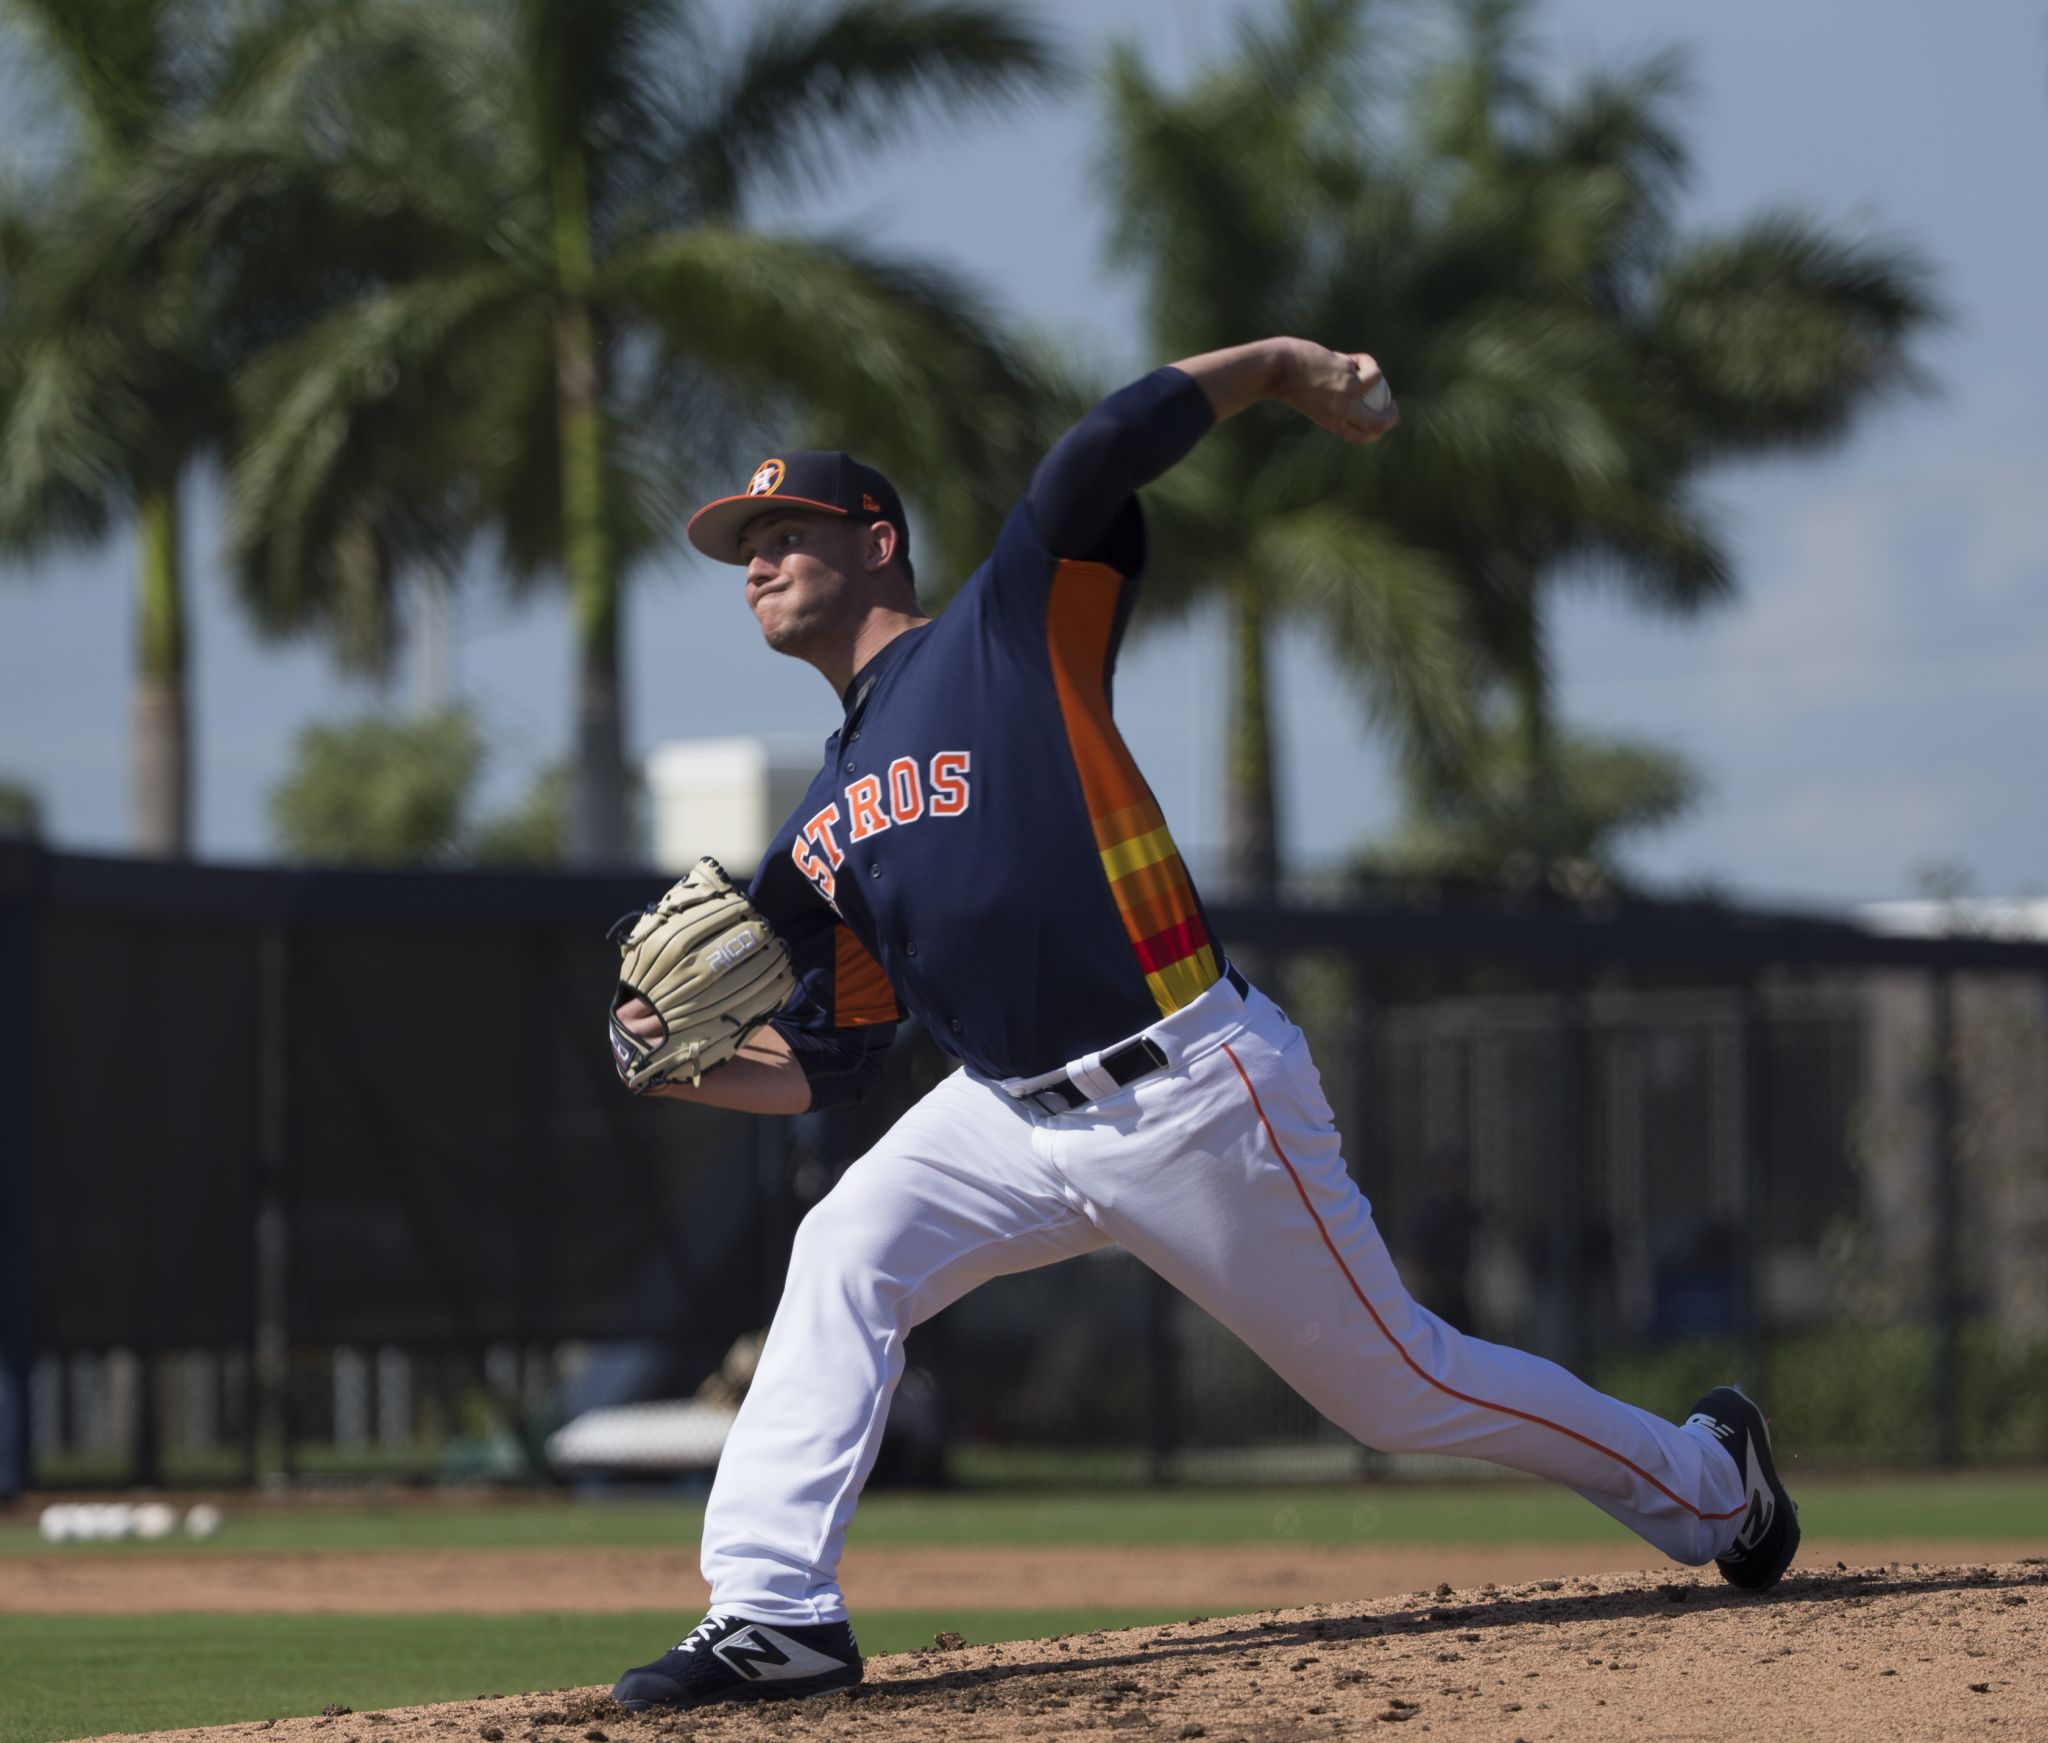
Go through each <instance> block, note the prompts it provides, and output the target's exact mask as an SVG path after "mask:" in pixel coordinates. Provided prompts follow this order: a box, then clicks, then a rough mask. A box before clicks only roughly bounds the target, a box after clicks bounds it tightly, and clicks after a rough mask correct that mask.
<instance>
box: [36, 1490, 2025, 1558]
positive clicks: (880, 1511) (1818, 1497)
mask: <svg viewBox="0 0 2048 1743" xmlns="http://www.w3.org/2000/svg"><path fill="white" fill-rule="evenodd" d="M1793 1486H1794V1489H1795V1491H1796V1493H1797V1494H1798V1496H1799V1501H1800V1508H1801V1515H1800V1516H1801V1519H1802V1521H1803V1522H1804V1525H1805V1528H1806V1531H1807V1534H1808V1535H1809V1536H1812V1537H1816V1538H1819V1537H1829V1538H1846V1539H1861V1540H1865V1541H1873V1542H1874V1541H1878V1540H1881V1539H1885V1538H1895V1537H1918V1538H1929V1537H1934V1538H1956V1539H1962V1540H1967V1539H1972V1538H1977V1539H1987V1538H2013V1537H2022V1538H2026V1537H2039V1538H2043V1539H2048V1474H2040V1475H1958V1476H1949V1477H1913V1478H1900V1479H1885V1480H1876V1479H1869V1480H1865V1479H1843V1478H1834V1479H1827V1480H1816V1481H1811V1482H1807V1481H1801V1480H1800V1479H1799V1477H1798V1476H1797V1474H1796V1473H1794V1475H1793ZM226 1511H227V1514H228V1524H227V1527H226V1529H225V1530H223V1531H222V1532H221V1534H220V1535H219V1536H218V1537H216V1538H213V1539H211V1540H209V1541H208V1542H206V1543H203V1544H196V1545H195V1544H193V1543H191V1542H190V1541H189V1540H186V1539H183V1538H173V1539H170V1540H169V1541H168V1542H167V1543H166V1544H162V1545H152V1544H108V1545H79V1546H73V1547H69V1548H67V1549H66V1550H65V1553H66V1554H71V1555H95V1556H97V1555H150V1554H160V1553H163V1552H164V1551H165V1550H167V1549H175V1550H180V1551H189V1550H195V1549H196V1550H198V1551H201V1552H205V1553H211V1552H224V1551H236V1550H259V1549H261V1550H290V1549H325V1550H344V1549H408V1548H409V1549H452V1548H464V1547H475V1548H521V1549H525V1548H540V1547H548V1546H559V1547H562V1548H572V1549H581V1548H604V1547H675V1546H677V1545H688V1544H692V1543H694V1542H695V1541H696V1540H697V1531H698V1526H699V1523H700V1521H701V1519H702V1517H703V1503H702V1501H701V1500H689V1499H677V1500H673V1501H652V1500H647V1499H644V1498H641V1499H630V1500H602V1501H597V1500H593V1501H580V1502H578V1501H554V1500H548V1501H527V1500H516V1501H508V1502H502V1503H492V1502H487V1501H485V1502H449V1503H445V1504H441V1505H435V1504H432V1503H423V1502H405V1503H400V1504H392V1505H382V1506H376V1505H365V1504H361V1503H346V1504H343V1503H326V1502H322V1503H301V1504H289V1503H286V1504H278V1503H270V1502H264V1501H259V1500H254V1499H252V1500H249V1501H247V1502H237V1501H235V1500H233V1499H230V1500H228V1501H227V1502H226ZM1625 1536H1626V1533H1624V1532H1623V1530H1622V1528H1621V1527H1620V1526H1619V1525H1616V1524H1615V1523H1614V1522H1613V1521H1612V1520H1610V1519H1609V1518H1607V1516H1606V1515H1605V1514H1603V1513H1600V1512H1598V1511H1596V1510H1595V1509H1594V1508H1591V1507H1589V1506H1587V1505H1586V1504H1585V1503H1584V1502H1583V1501H1581V1500H1579V1499H1578V1497H1577V1496H1575V1495H1571V1494H1569V1493H1567V1492H1566V1491H1564V1490H1562V1489H1558V1488H1553V1487H1549V1486H1546V1485H1528V1484H1522V1483H1485V1484H1470V1485H1462V1486H1457V1487H1437V1488H1420V1487H1415V1486H1410V1485H1396V1484H1381V1485H1368V1484H1355V1485H1350V1486H1346V1487H1342V1488H1266V1489H1233V1490H1178V1489H1175V1490H1139V1491H1135V1492H1113V1493H1105V1492H1099V1491H1091V1492H1082V1493H1073V1494H1060V1493H1056V1492H1045V1491H1029V1492H1024V1493H1019V1494H1010V1495H1004V1494H990V1493H987V1492H973V1491H969V1492H955V1493H935V1494H915V1493H906V1492H900V1491H899V1492H893V1493H882V1494H877V1495H873V1496H870V1497H869V1498H868V1500H867V1501H866V1502H864V1503H863V1505H862V1507H861V1511H860V1517H859V1519H858V1520H857V1521H856V1523H855V1525H854V1530H853V1542H854V1543H855V1544H857V1545H877V1546H879V1545H885V1544H903V1545H929V1544H948V1543H958V1544H1008V1543H1025V1544H1029V1543H1048V1544H1057V1543H1078V1544H1104V1543H1113V1544H1147V1543H1218V1544H1221V1543H1271V1542H1275V1541H1278V1540H1295V1541H1300V1542H1305V1543H1335V1544H1360V1543H1385V1544H1436V1543H1444V1544H1450V1543H1598V1542H1605V1541H1620V1540H1622V1539H1623V1538H1624V1537H1625ZM47 1548H48V1546H47V1545H45V1544H43V1543H42V1542H41V1541H40V1539H39V1538H38V1537H37V1535H36V1529H35V1520H34V1514H33V1512H32V1511H30V1512H22V1513H19V1514H17V1515H16V1517H15V1519H14V1520H12V1521H10V1522H8V1523H6V1524H0V1556H4V1555H5V1554H7V1553H9V1552H15V1553H19V1552H23V1551H31V1550H44V1549H47Z"/></svg>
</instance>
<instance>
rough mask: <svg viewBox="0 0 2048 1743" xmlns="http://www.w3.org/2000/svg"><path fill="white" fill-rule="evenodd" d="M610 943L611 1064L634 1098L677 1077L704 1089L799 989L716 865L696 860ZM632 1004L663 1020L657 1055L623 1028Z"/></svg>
mask: <svg viewBox="0 0 2048 1743" xmlns="http://www.w3.org/2000/svg"><path fill="white" fill-rule="evenodd" d="M609 936H610V937H612V938H614V939H616V940H617V941H618V946H619V984H618V988H617V990H616V991H615V992H614V993H613V994H612V1019H611V1031H612V1060H613V1063H614V1064H616V1065H617V1066H618V1069H619V1079H620V1081H621V1082H623V1083H624V1084H625V1086H626V1087H627V1088H628V1089H630V1090H631V1091H633V1093H634V1094H635V1095H638V1094H640V1093H642V1092H643V1091H645V1090H650V1089H654V1088H656V1087H657V1086H659V1085H661V1084H664V1083H666V1082H668V1081H669V1079H670V1078H672V1077H681V1076H687V1077H688V1078H689V1080H690V1081H691V1082H692V1083H693V1084H695V1083H701V1082H702V1081H703V1079H704V1073H705V1072H707V1071H709V1070H710V1069H711V1068H712V1067H713V1066H714V1065H723V1064H724V1063H725V1062H726V1060H728V1059H730V1058H731V1057H732V1056H733V1055H734V1054H735V1053H737V1052H738V1051H739V1047H740V1043H741V1042H742V1041H744V1040H745V1039H746V1038H747V1037H748V1036H749V1035H750V1034H752V1033H753V1032H754V1031H755V1030H756V1029H758V1028H759V1027H760V1026H761V1025H762V1024H763V1023H765V1022H767V1020H768V1019H769V1018H770V1017H772V1016H774V1015H775V1013H776V1012H777V1011H779V1010H781V1009H782V1006H783V1003H784V1001H785V1000H787V999H788V997H789V991H790V988H791V987H792V986H794V985H795V984H796V976H795V974H794V972H793V971H792V970H791V968H790V966H789V947H788V946H787V945H785V944H784V943H783V942H782V940H781V939H780V938H778V937H776V936H775V934H774V932H773V931H772V930H771V929H770V928H769V925H768V922H767V921H766V920H764V919H763V918H762V917H761V916H760V915H759V914H758V913H756V912H755V911H754V907H753V905H752V904H751V903H750V902H749V901H748V900H747V898H746V897H745V896H743V895H741V894H740V892H739V891H738V890H736V889H734V888H733V887H732V881H731V879H729V878H728V877H727V876H726V875H725V868H724V867H723V866H721V865H720V864H719V863H718V861H717V860H715V859H700V860H699V861H698V862H697V864H696V867H695V869H693V870H692V871H691V873H690V875H689V876H688V877H686V878H684V879H683V880H682V881H681V882H680V883H677V884H674V885H672V886H671V887H670V888H669V891H668V893H667V894H666V895H664V896H663V897H662V898H661V900H659V901H658V902H655V903H653V904H651V905H650V906H649V907H648V908H647V909H646V911H645V912H644V913H640V914H629V915H627V916H626V917H625V918H624V919H622V920H620V921H619V922H618V924H617V925H615V926H614V927H613V928H612V929H611V932H610V934H609ZM636 996H637V997H639V998H643V999H645V1000H646V1001H647V1002H648V1004H650V1005H652V1006H653V1007H654V1011H655V1014H656V1015H657V1016H659V1017H660V1018H661V1022H662V1038H661V1040H660V1041H658V1042H657V1043H655V1044H654V1045H653V1046H649V1045H648V1044H647V1043H646V1042H644V1041H642V1040H640V1038H639V1037H638V1036H636V1035H634V1034H632V1033H631V1032H630V1031H628V1030H627V1029H625V1028H624V1027H623V1026H622V1025H621V1024H620V1022H619V1018H618V1009H619V1006H620V1005H622V1004H624V1003H625V1002H626V1001H627V1000H628V999H630V998H633V997H636Z"/></svg>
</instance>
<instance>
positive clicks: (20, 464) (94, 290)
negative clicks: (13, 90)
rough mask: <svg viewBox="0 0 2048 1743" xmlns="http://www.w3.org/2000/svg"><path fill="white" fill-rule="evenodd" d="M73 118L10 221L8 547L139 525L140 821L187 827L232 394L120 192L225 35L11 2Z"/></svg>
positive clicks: (4, 465)
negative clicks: (197, 497) (199, 461)
mask: <svg viewBox="0 0 2048 1743" xmlns="http://www.w3.org/2000/svg"><path fill="white" fill-rule="evenodd" d="M6 21H7V24H8V25H9V27H10V28H9V30H8V35H9V36H10V37H11V38H12V39H13V40H14V42H15V43H16V44H17V45H19V46H20V47H21V48H23V49H25V50H26V51H27V59H28V61H29V62H30V64H31V65H32V66H33V68H34V69H35V71H36V73H37V74H38V75H39V79H40V83H41V86H42V90H43V92H44V94H45V95H47V96H48V97H49V98H50V99H52V100H53V102H54V104H55V105H56V107H57V108H58V109H59V111H60V112H61V116H62V120H63V123H64V124H65V127H66V129H67V131H68V133H69V139H68V149H67V150H66V151H65V153H64V154H63V157H62V160H61V161H60V162H59V163H57V164H56V165H55V166H54V167H53V168H52V169H51V171H50V172H49V173H48V174H47V175H46V176H45V177H43V178H41V179H40V180H39V181H38V183H37V184H36V185H35V186H33V187H31V188H30V189H29V190H28V191H27V192H26V194H25V195H24V196H23V199H22V201H21V203H20V205H19V206H18V207H17V208H16V210H15V211H14V212H13V213H12V214H11V215H10V219H9V221H8V223H7V226H6V228H7V231H8V242H7V246H6V249H5V259H4V261H0V271H4V274H5V280H6V293H5V305H4V310H0V546H4V547H5V548H7V549H8V550H10V551H12V552H14V553H16V554H20V555H35V554H39V553H41V552H43V551H46V550H49V549H51V548H53V547H55V546H59V545H62V544H66V543H96V542H98V541H99V540H101V539H103V538H105V537H106V536H107V534H108V532H109V531H110V530H111V529H112V528H113V527H114V526H115V525H116V524H118V523H121V522H124V521H131V520H132V522H133V524H134V527H135V533H136V598H135V659H136V671H135V701H134V792H135V799H134V805H135V809H134V835H135V845H136V847H137V848H138V849H139V850H140V851H142V852H144V853H149V854H162V855H181V854H183V853H185V852H186V851H187V849H188V847H189V845H190V839H191V805H192V798H191V788H192V782H191V740H190V724H189V717H188V708H187V700H186V630H185V590H184V577H183V566H182V553H181V549H180V532H181V523H180V515H179V486H180V482H181V480H182V479H183V478H184V476H185V474H186V473H187V471H188V469H189V468H190V466H191V465H192V463H193V461H194V460H195V459H196V458H198V457H199V456H200V455H201V454H202V453H204V452H205V451H206V450H207V449H208V448H209V447H210V446H212V445H213V444H214V443H215V442H216V441H217V440H218V437H219V435H220V431H221V428H222V424H223V419H224V410H225V392H224V386H223V383H222V382H221V380H220V378H219V376H218V375H217V373H216V372H215V371H214V370H213V369H212V368H211V367H209V363H208V359H207V357H206V347H207V340H208V321H207V309H206V305H205V300H204V293H203V287H202V285H201V283H200V281H199V280H198V278H197V277H196V276H195V275H192V274H189V273H187V274H183V275H166V276H165V277H164V278H162V279H155V278H152V277H151V276H149V275H144V274H140V273H137V272H135V271H133V270H130V269H129V266H130V264H131V263H124V262H121V261H120V260H118V259H117V258H116V257H115V256H116V254H117V237H116V235H115V233H114V232H113V231H112V230H111V229H110V228H109V226H108V225H107V223H106V222H105V214H106V212H107V209H108V206H109V202H110V200H111V198H112V196H113V195H114V194H115V193H116V191H117V190H118V189H119V188H120V187H121V186H122V185H123V183H124V182H125V180H126V178H127V177H128V176H129V175H131V174H132V173H133V170H134V166H135V165H136V163H137V162H138V161H139V159H140V158H141V157H142V156H143V155H144V154H145V153H146V152H147V150H148V149H149V147H150V144H151V142H152V140H153V139H154V138H156V137H157V136H158V135H159V134H160V133H161V132H162V130H163V129H164V128H165V127H166V126H167V125H169V124H170V122H171V121H172V120H173V119H174V118H176V117H180V116H185V115H189V114H192V113H195V112H197V111H199V110H201V109H203V108H205V107H206V106H207V105H208V104H210V103H212V102H213V101H215V100H216V98H217V96H218V93H219V90H220V85H221V78H222V73H223V68H224V65H225V57H224V54H223V44H222V42H221V40H220V38H219V37H218V35H217V34H215V33H211V32H209V30H208V29H207V27H206V21H205V19H204V17H203V16H202V14H201V12H200V10H199V9H197V8H194V7H191V6H186V5H181V4H179V0H91V3H90V4H86V3H82V0H8V8H7V15H6Z"/></svg>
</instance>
